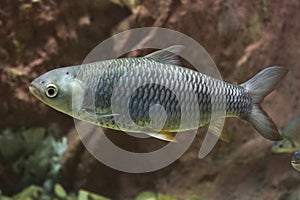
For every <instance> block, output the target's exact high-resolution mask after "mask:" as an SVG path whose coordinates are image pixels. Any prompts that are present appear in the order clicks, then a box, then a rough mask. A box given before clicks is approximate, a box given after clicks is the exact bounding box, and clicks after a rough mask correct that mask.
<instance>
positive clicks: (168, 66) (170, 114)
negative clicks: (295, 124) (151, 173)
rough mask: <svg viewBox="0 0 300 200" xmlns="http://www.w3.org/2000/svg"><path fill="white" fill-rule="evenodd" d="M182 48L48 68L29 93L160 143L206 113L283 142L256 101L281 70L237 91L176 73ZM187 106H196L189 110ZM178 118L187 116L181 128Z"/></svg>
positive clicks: (200, 122) (194, 125)
mask: <svg viewBox="0 0 300 200" xmlns="http://www.w3.org/2000/svg"><path fill="white" fill-rule="evenodd" d="M182 49H183V46H182V45H173V46H170V47H168V48H165V49H161V50H158V51H154V52H152V53H150V54H148V55H146V56H143V57H127V58H116V59H110V60H103V61H97V62H92V63H86V64H81V65H76V66H68V67H62V68H57V69H53V70H51V71H48V72H46V73H45V74H42V75H41V76H39V77H37V78H36V79H34V80H33V81H32V82H31V83H30V85H29V90H30V92H31V93H32V94H33V95H34V96H35V97H36V98H37V99H39V100H40V101H42V102H43V103H45V104H46V105H48V106H50V107H52V108H54V109H56V110H58V111H60V112H62V113H65V114H67V115H69V116H72V117H73V118H76V119H79V120H82V121H86V122H88V123H91V124H95V125H97V126H100V127H103V128H109V129H114V130H121V131H128V132H131V133H144V134H146V135H149V136H151V137H155V138H158V139H161V140H165V141H174V134H175V133H177V132H184V131H187V130H197V129H198V128H199V127H203V126H206V125H208V124H209V123H210V122H212V120H211V119H212V116H213V115H212V112H214V113H216V115H214V116H219V118H226V117H237V118H241V119H243V120H246V121H248V122H249V123H250V124H251V125H252V126H253V127H254V128H255V129H256V130H257V131H258V132H259V133H260V134H261V135H262V136H263V137H265V138H267V139H269V140H273V141H278V140H281V139H282V137H281V135H280V134H279V132H278V129H277V127H276V125H275V123H274V122H273V120H272V119H271V118H270V117H269V116H268V114H267V113H266V112H265V111H264V110H263V109H262V107H261V103H262V101H263V99H264V97H265V96H266V95H267V94H269V93H270V92H271V91H272V90H273V89H274V88H275V87H276V85H277V83H278V82H279V81H280V80H281V79H282V78H283V77H284V76H285V75H286V73H287V72H288V69H287V68H286V67H283V66H272V67H268V68H266V69H263V70H262V71H261V72H259V73H258V74H256V75H255V76H253V77H252V78H251V79H249V80H248V81H246V82H244V83H242V84H240V85H237V84H231V83H228V82H225V81H223V80H219V79H216V78H213V77H211V76H208V75H206V74H203V73H200V72H198V71H195V70H192V69H188V68H185V67H182V66H181V65H180V61H179V57H178V53H179V52H180V51H181V50H182ZM137 85H138V87H137ZM124 99H128V101H127V102H124ZM193 101H195V102H196V104H197V105H196V104H194V105H190V104H191V102H193ZM112 104H113V106H112ZM157 105H160V106H162V107H163V108H164V111H165V112H160V110H161V108H160V107H159V106H158V107H157ZM195 105H196V106H198V107H197V108H196V107H195ZM153 107H155V108H154V109H152V108H153ZM125 109H126V110H125ZM151 110H152V111H151ZM116 111H117V112H116ZM150 111H151V112H150ZM126 113H127V114H128V115H130V118H131V120H130V121H128V120H127V116H126V115H127V114H126ZM184 113H188V114H187V115H185V119H184V123H181V120H182V119H181V117H182V116H183V115H184ZM222 113H225V115H223V114H222ZM218 114H220V115H218ZM154 122H155V123H154Z"/></svg>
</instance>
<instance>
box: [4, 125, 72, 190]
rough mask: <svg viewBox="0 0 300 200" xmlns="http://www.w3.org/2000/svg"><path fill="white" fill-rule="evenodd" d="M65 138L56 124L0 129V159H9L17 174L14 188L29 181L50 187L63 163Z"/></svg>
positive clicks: (22, 185) (27, 183)
mask: <svg viewBox="0 0 300 200" xmlns="http://www.w3.org/2000/svg"><path fill="white" fill-rule="evenodd" d="M66 150H67V138H66V137H59V129H58V128H57V125H51V126H50V127H49V129H48V130H45V129H44V128H30V129H26V130H23V131H13V130H11V129H6V130H4V131H2V132H1V133H0V163H10V165H9V166H6V167H11V168H12V171H13V172H14V173H15V175H16V176H18V177H19V184H18V188H17V189H22V188H25V187H26V186H29V185H31V184H37V185H43V186H44V187H45V189H46V190H51V189H52V187H53V185H54V183H55V182H56V180H57V177H58V174H59V172H60V169H61V166H62V164H63V154H64V152H65V151H66Z"/></svg>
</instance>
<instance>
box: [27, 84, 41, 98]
mask: <svg viewBox="0 0 300 200" xmlns="http://www.w3.org/2000/svg"><path fill="white" fill-rule="evenodd" d="M29 91H30V92H31V93H32V94H33V95H34V96H36V97H39V96H40V93H41V92H40V91H41V90H40V87H39V86H38V85H36V83H35V82H31V83H30V85H29Z"/></svg>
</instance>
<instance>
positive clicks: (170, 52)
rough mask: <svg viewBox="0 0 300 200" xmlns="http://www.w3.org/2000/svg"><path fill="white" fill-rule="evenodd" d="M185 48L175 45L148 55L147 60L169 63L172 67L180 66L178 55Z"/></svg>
mask: <svg viewBox="0 0 300 200" xmlns="http://www.w3.org/2000/svg"><path fill="white" fill-rule="evenodd" d="M183 48H184V46H182V45H174V46H170V47H168V48H165V49H162V50H159V51H154V52H153V53H150V54H148V55H146V56H145V57H146V58H150V59H153V60H156V61H158V62H162V63H168V64H172V65H180V61H179V59H178V55H177V54H178V53H179V52H180V51H181V50H182V49H183Z"/></svg>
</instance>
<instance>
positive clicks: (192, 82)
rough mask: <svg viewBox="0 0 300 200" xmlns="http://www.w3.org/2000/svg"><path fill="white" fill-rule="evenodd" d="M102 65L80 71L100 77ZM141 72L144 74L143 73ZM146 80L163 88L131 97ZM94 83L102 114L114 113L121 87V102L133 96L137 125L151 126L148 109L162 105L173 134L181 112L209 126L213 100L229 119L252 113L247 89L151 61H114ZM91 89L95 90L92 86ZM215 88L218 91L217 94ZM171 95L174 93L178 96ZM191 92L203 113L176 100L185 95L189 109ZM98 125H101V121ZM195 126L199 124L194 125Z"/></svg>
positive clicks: (132, 109) (143, 90) (132, 112)
mask: <svg viewBox="0 0 300 200" xmlns="http://www.w3.org/2000/svg"><path fill="white" fill-rule="evenodd" d="M141 62H142V63H147V64H146V66H141V65H140V63H141ZM99 64H101V63H97V64H89V65H88V66H81V68H82V69H86V68H91V71H93V72H92V73H96V74H97V69H98V68H99V66H98V65H99ZM105 64H106V63H103V66H105ZM162 65H163V66H162ZM103 66H101V67H103ZM93 69H94V70H93ZM79 71H81V70H79ZM139 71H144V72H143V73H140V72H139ZM144 73H145V74H148V75H149V76H147V77H142V76H141V74H144ZM121 77H123V79H124V80H122V81H123V82H122V83H121V84H119V85H120V86H119V85H118V84H116V83H117V82H118V81H120V79H121ZM124 77H125V78H124ZM152 77H164V79H155V78H153V79H152ZM175 77H179V78H182V81H181V83H180V84H178V85H177V84H174V83H175V82H176V80H175V81H174V78H175ZM145 79H148V80H149V81H153V80H154V81H157V82H160V83H161V84H163V85H164V86H163V85H160V84H152V85H151V84H148V85H143V86H141V87H139V88H137V90H136V91H134V92H133V93H132V91H133V89H132V88H133V87H135V86H136V85H137V84H138V83H140V82H142V81H141V80H144V81H145ZM108 80H115V81H108ZM160 80H162V81H160ZM87 81H89V80H87ZM91 81H94V83H88V85H95V84H97V85H98V88H97V89H95V92H96V95H95V103H96V104H95V105H96V110H97V112H99V113H103V112H106V111H110V110H111V107H110V106H111V105H110V104H111V96H112V92H113V88H116V87H120V88H119V91H120V96H119V98H122V97H123V96H124V95H125V94H127V95H128V94H131V95H132V96H131V98H130V101H129V105H130V106H129V113H130V115H131V117H132V120H133V122H134V123H136V124H139V125H143V126H147V125H149V124H150V118H149V112H148V110H149V108H150V107H151V106H152V105H154V104H161V105H162V106H164V107H165V110H166V112H167V116H168V119H169V120H167V121H166V124H165V126H164V128H163V130H169V131H172V132H175V131H181V130H179V129H178V127H179V122H180V117H181V112H189V113H191V114H190V115H189V116H190V118H189V120H188V121H192V122H193V120H197V119H196V118H195V117H194V116H196V115H197V114H200V121H199V124H198V126H203V125H205V124H207V123H208V122H209V120H210V116H211V101H212V99H213V102H214V103H215V104H216V105H217V106H216V110H215V111H216V112H220V113H221V112H222V111H223V110H222V108H224V105H226V115H228V116H236V117H241V118H243V117H246V116H247V115H248V114H249V112H250V110H251V103H252V102H251V98H250V96H249V94H248V93H247V92H246V90H245V89H244V88H242V87H240V86H234V85H232V84H229V83H224V82H221V80H218V79H212V78H210V77H208V76H206V75H203V74H200V73H198V72H196V71H193V70H189V69H185V68H181V67H178V66H173V65H170V64H161V63H157V62H155V61H154V60H150V59H148V58H142V61H141V58H122V59H119V60H118V61H117V62H116V61H112V62H111V63H110V64H109V67H107V68H106V69H104V70H103V74H102V76H100V78H99V79H98V80H97V79H91ZM122 85H123V86H122ZM92 88H95V87H94V86H93V87H92ZM214 88H219V89H216V90H214ZM148 89H149V90H148ZM97 91H99V92H97ZM172 91H175V94H174V92H172ZM191 91H194V92H195V95H196V97H197V102H198V104H199V111H200V113H193V111H194V110H195V109H193V108H189V109H188V110H186V111H182V110H181V108H180V105H179V101H178V99H176V93H178V94H182V96H185V97H184V98H183V102H182V103H184V104H186V105H189V104H190V103H191V101H192V100H193V99H192V98H190V96H191ZM166 93H169V94H170V95H169V96H170V97H167V95H166ZM149 97H152V98H149ZM153 97H154V98H153ZM224 97H226V99H224ZM117 98H118V97H117ZM169 98H170V99H169ZM224 100H225V101H224ZM243 100H245V101H243ZM145 105H147V106H145ZM103 108H104V109H103ZM119 109H121V108H119ZM124 112H125V111H124ZM122 113H123V111H122ZM106 121H107V119H106ZM97 123H99V121H98V122H97ZM100 123H101V120H100ZM193 123H194V124H196V123H195V122H193ZM190 124H191V123H187V125H186V126H185V125H184V124H183V126H182V128H183V129H184V130H186V129H188V128H191V127H189V126H190ZM100 125H102V126H104V127H106V126H107V125H108V126H107V128H111V127H112V126H111V124H106V123H105V124H104V125H103V123H102V124H100ZM128 126H132V125H128ZM122 128H125V129H127V128H128V127H127V125H125V127H122ZM192 128H197V127H192Z"/></svg>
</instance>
